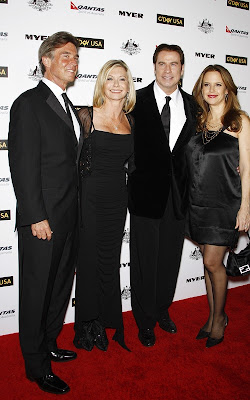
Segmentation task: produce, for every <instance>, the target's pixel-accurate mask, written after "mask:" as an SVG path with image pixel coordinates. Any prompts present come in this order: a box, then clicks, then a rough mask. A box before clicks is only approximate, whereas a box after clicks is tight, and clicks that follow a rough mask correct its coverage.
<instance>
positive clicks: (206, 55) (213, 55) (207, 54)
mask: <svg viewBox="0 0 250 400" xmlns="http://www.w3.org/2000/svg"><path fill="white" fill-rule="evenodd" d="M195 57H201V58H215V54H210V53H198V52H197V51H196V52H195Z"/></svg>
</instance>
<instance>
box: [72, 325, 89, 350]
mask: <svg viewBox="0 0 250 400" xmlns="http://www.w3.org/2000/svg"><path fill="white" fill-rule="evenodd" d="M73 343H74V345H75V347H76V348H77V349H85V350H87V351H91V350H92V349H93V347H94V336H93V331H92V321H89V322H83V323H82V326H81V329H79V330H77V331H76V333H75V337H74V340H73Z"/></svg>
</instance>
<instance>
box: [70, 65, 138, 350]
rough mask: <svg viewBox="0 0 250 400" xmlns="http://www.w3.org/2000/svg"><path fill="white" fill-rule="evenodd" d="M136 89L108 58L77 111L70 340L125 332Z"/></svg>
mask: <svg viewBox="0 0 250 400" xmlns="http://www.w3.org/2000/svg"><path fill="white" fill-rule="evenodd" d="M134 105H135V89H134V84H133V78H132V76H131V73H130V71H129V69H128V66H127V65H126V64H125V63H124V62H123V61H122V60H110V61H108V62H106V63H105V64H104V66H103V67H102V69H101V70H100V72H99V74H98V77H97V81H96V85H95V90H94V99H93V107H83V108H82V109H81V110H80V111H79V117H80V120H81V123H82V130H83V131H82V134H83V135H82V138H81V139H80V146H81V143H82V149H81V155H80V163H79V175H80V210H81V228H80V253H79V263H78V264H79V265H78V269H77V278H76V306H75V307H76V309H75V312H76V319H75V338H74V344H75V346H76V347H77V348H83V349H85V350H88V351H90V350H92V348H93V346H94V345H95V346H96V347H97V348H99V349H100V350H103V351H106V350H107V348H108V338H107V335H106V328H113V329H115V335H114V337H113V339H114V340H116V341H118V342H119V343H120V345H121V346H123V347H124V348H126V345H125V342H124V333H123V320H122V305H121V290H120V251H121V244H122V237H123V231H124V224H125V218H126V213H127V187H126V172H128V170H127V168H126V165H128V166H129V168H130V165H131V162H130V161H131V156H132V154H133V135H132V130H133V119H132V117H131V116H130V114H129V113H130V111H132V109H133V107H134Z"/></svg>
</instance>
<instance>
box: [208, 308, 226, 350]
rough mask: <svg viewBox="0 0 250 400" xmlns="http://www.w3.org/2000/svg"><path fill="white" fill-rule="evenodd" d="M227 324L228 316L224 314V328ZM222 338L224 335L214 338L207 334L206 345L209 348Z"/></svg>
mask: <svg viewBox="0 0 250 400" xmlns="http://www.w3.org/2000/svg"><path fill="white" fill-rule="evenodd" d="M227 325H228V316H227V315H226V316H225V328H226V327H227ZM223 339H224V335H223V336H222V337H221V338H219V339H215V338H212V337H210V336H208V339H207V343H206V347H207V348H210V347H213V346H216V345H217V344H220V343H221V342H223Z"/></svg>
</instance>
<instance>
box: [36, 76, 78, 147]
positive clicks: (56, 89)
mask: <svg viewBox="0 0 250 400" xmlns="http://www.w3.org/2000/svg"><path fill="white" fill-rule="evenodd" d="M42 81H43V83H45V85H47V86H48V87H49V88H50V90H51V91H52V92H53V93H54V95H55V96H56V98H57V100H58V101H59V103H60V104H61V106H62V107H63V109H64V110H65V112H67V110H66V107H65V103H64V100H63V97H62V94H63V93H66V91H65V90H62V89H61V88H60V86H58V85H57V84H56V83H54V82H52V81H50V80H49V79H47V78H44V77H43V79H42ZM69 109H70V114H71V117H72V121H73V126H74V130H75V134H76V138H77V140H78V141H79V138H80V126H79V123H78V121H77V118H76V116H75V114H74V111H73V110H72V108H71V106H70V104H69Z"/></svg>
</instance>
